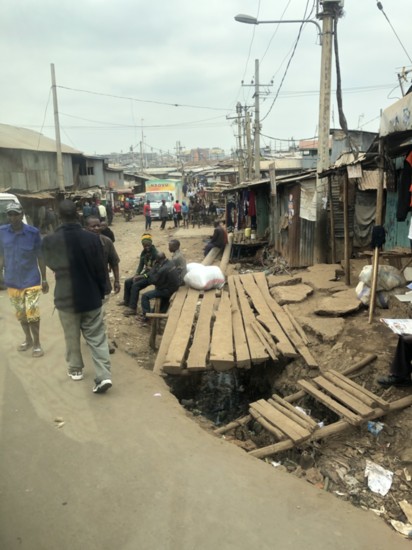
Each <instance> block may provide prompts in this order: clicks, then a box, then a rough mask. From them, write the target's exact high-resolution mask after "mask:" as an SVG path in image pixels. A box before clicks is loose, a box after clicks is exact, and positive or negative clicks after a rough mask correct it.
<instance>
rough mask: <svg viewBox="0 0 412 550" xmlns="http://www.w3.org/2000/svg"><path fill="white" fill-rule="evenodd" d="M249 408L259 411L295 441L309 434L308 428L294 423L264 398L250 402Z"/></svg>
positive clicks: (301, 439) (305, 437)
mask: <svg viewBox="0 0 412 550" xmlns="http://www.w3.org/2000/svg"><path fill="white" fill-rule="evenodd" d="M251 408H252V409H254V410H256V411H257V412H258V413H260V414H261V415H262V416H263V417H264V418H265V419H266V420H267V421H268V422H270V423H271V424H273V426H275V428H278V429H279V430H280V431H282V432H283V433H284V434H286V435H287V436H288V437H289V438H290V439H292V441H294V442H295V443H299V442H301V441H303V440H304V439H307V438H308V437H309V436H310V432H309V430H306V429H305V428H302V426H300V425H299V424H296V422H294V421H293V420H291V419H290V418H288V417H287V416H285V415H284V414H282V413H281V412H279V411H278V410H277V409H275V408H274V407H272V406H271V405H269V403H267V401H265V400H264V399H260V400H259V401H255V402H254V403H251V404H250V406H249V410H250V409H251Z"/></svg>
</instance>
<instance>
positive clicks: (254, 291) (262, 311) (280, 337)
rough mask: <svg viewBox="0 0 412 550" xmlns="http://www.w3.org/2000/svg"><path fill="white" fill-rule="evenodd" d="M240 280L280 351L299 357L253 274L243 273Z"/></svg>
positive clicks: (261, 321)
mask: <svg viewBox="0 0 412 550" xmlns="http://www.w3.org/2000/svg"><path fill="white" fill-rule="evenodd" d="M240 281H241V283H242V285H243V288H244V290H245V292H246V294H247V295H248V296H249V297H250V299H251V300H252V302H253V307H254V308H255V309H256V311H257V312H258V317H257V319H258V321H259V322H260V323H261V324H263V325H264V326H265V327H266V328H267V330H268V331H269V332H270V334H271V335H272V336H273V337H274V338H275V340H276V345H277V349H278V350H279V352H280V353H281V354H282V355H284V356H285V357H297V356H298V354H297V353H296V350H295V348H294V347H293V345H292V344H291V342H290V340H289V338H288V337H287V335H286V334H285V332H284V331H283V329H282V327H281V326H280V324H279V323H278V321H277V320H276V318H275V317H274V316H273V313H272V311H271V310H270V308H269V307H268V305H267V303H266V299H265V298H264V296H263V295H262V293H261V291H260V288H259V287H258V285H257V284H256V281H255V279H254V278H253V275H241V276H240Z"/></svg>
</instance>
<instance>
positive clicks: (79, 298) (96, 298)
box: [42, 200, 112, 393]
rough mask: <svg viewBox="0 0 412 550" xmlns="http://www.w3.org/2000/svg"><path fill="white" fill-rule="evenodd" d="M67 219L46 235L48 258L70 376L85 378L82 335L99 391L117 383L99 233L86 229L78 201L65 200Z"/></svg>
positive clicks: (63, 207)
mask: <svg viewBox="0 0 412 550" xmlns="http://www.w3.org/2000/svg"><path fill="white" fill-rule="evenodd" d="M59 215H60V218H61V220H62V225H60V226H59V227H58V228H57V229H56V231H55V232H54V233H52V234H50V235H47V236H46V237H44V239H43V242H42V251H43V255H44V261H45V263H46V265H47V267H49V268H50V269H51V270H52V271H54V273H55V276H56V287H55V291H54V304H55V306H56V309H57V310H58V312H59V318H60V322H61V325H62V327H63V332H64V337H65V341H66V360H67V362H68V371H67V374H68V376H69V377H70V378H71V379H72V380H82V379H83V367H84V364H83V358H82V354H81V348H80V333H82V334H83V336H84V338H85V340H86V342H87V344H88V345H89V348H90V351H91V354H92V358H93V364H94V368H95V386H94V388H93V392H94V393H104V392H106V391H107V390H108V389H109V388H111V387H112V377H111V365H110V355H109V345H108V341H107V336H106V330H105V326H104V322H103V315H102V300H103V298H104V293H105V283H106V278H105V265H104V256H103V247H102V245H101V242H100V240H99V237H98V236H97V235H95V234H94V233H91V232H89V231H84V230H83V229H82V226H81V225H80V223H79V221H78V218H77V212H76V206H75V204H74V203H73V202H72V201H70V200H63V201H62V202H61V203H60V205H59Z"/></svg>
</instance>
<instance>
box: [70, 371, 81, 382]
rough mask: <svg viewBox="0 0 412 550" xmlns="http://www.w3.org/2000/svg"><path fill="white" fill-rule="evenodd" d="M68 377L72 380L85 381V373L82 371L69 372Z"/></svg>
mask: <svg viewBox="0 0 412 550" xmlns="http://www.w3.org/2000/svg"><path fill="white" fill-rule="evenodd" d="M67 376H68V377H69V378H71V379H72V380H83V373H82V371H81V370H73V371H67Z"/></svg>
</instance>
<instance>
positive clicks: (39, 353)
mask: <svg viewBox="0 0 412 550" xmlns="http://www.w3.org/2000/svg"><path fill="white" fill-rule="evenodd" d="M43 355H44V351H43V350H42V349H41V348H34V349H33V351H32V354H31V356H32V357H43Z"/></svg>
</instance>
